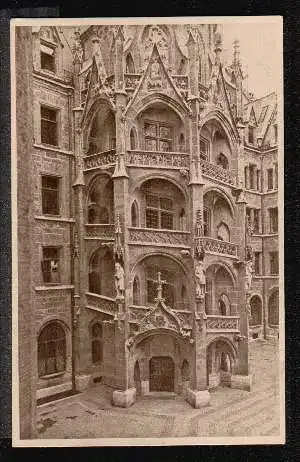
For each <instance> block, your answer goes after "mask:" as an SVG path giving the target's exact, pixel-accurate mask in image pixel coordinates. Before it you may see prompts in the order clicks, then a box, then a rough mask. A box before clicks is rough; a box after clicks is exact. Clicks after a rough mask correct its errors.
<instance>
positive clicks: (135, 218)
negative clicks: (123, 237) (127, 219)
mask: <svg viewBox="0 0 300 462" xmlns="http://www.w3.org/2000/svg"><path fill="white" fill-rule="evenodd" d="M138 225H139V211H138V205H137V202H136V201H134V202H133V203H132V206H131V226H132V227H133V228H137V227H138Z"/></svg>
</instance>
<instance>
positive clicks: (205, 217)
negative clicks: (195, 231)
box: [203, 207, 211, 236]
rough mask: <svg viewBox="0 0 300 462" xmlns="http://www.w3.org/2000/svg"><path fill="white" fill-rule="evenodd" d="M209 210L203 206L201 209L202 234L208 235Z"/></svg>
mask: <svg viewBox="0 0 300 462" xmlns="http://www.w3.org/2000/svg"><path fill="white" fill-rule="evenodd" d="M210 223H211V211H210V209H208V208H206V207H204V209H203V234H204V236H210Z"/></svg>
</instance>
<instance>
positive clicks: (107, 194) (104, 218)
mask: <svg viewBox="0 0 300 462" xmlns="http://www.w3.org/2000/svg"><path fill="white" fill-rule="evenodd" d="M113 221H114V191H113V181H112V179H111V178H109V177H108V176H107V175H99V176H98V177H97V178H96V180H95V181H94V182H93V184H92V187H91V188H90V190H89V196H88V223H90V224H108V223H113Z"/></svg>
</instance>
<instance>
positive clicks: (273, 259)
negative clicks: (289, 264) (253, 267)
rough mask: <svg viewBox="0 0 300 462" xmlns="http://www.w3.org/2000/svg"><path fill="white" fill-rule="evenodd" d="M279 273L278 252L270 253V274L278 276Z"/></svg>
mask: <svg viewBox="0 0 300 462" xmlns="http://www.w3.org/2000/svg"><path fill="white" fill-rule="evenodd" d="M278 272H279V262H278V252H270V274H272V275H276V274H278Z"/></svg>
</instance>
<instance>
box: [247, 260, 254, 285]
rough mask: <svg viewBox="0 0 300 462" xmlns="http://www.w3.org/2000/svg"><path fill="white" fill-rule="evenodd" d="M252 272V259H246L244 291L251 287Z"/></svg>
mask: <svg viewBox="0 0 300 462" xmlns="http://www.w3.org/2000/svg"><path fill="white" fill-rule="evenodd" d="M253 272H254V268H253V261H252V260H248V261H246V285H245V287H246V292H249V291H250V289H251V283H252V276H253Z"/></svg>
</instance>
